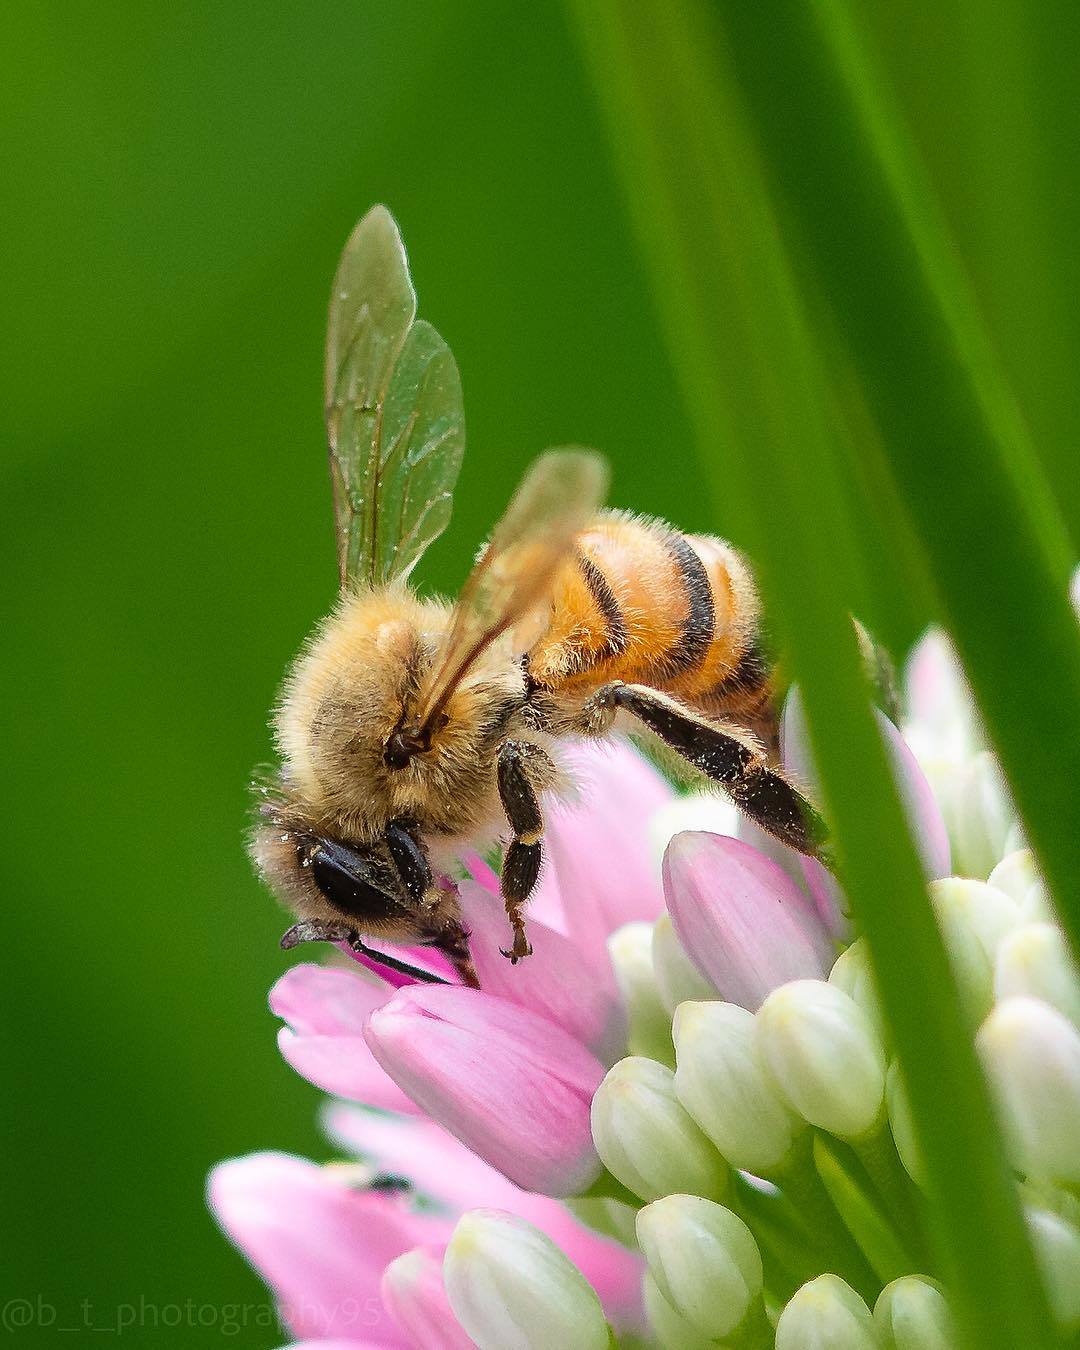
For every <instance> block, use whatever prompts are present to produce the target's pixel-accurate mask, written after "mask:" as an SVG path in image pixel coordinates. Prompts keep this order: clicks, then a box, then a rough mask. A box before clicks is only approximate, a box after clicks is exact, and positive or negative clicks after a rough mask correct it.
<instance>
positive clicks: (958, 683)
mask: <svg viewBox="0 0 1080 1350" xmlns="http://www.w3.org/2000/svg"><path fill="white" fill-rule="evenodd" d="M903 683H904V693H905V699H904V703H905V705H906V706H907V707H908V708H909V709H910V710H911V719H910V721H909V722H908V723H906V724H905V727H904V736H905V739H907V740H908V741H910V742H911V744H912V748H913V749H915V751H916V753H917V754H919V755H920V758H921V757H922V755H921V751H922V749H923V748H924V747H925V748H926V749H927V750H929V751H931V752H932V753H934V754H938V755H943V756H946V757H947V758H950V759H954V760H964V759H967V758H969V757H970V756H971V755H973V754H976V753H977V752H978V751H979V750H983V749H985V747H986V739H985V734H984V732H983V730H982V727H981V726H980V724H979V716H978V712H977V711H976V708H975V701H974V699H973V698H972V697H971V690H970V689H969V687H968V683H967V680H966V678H965V676H964V671H963V668H962V667H961V665H960V661H959V658H958V657H957V655H956V652H955V650H954V648H953V645H952V643H951V642H950V641H949V639H948V638H947V637H946V635H945V634H944V633H943V632H942V631H941V630H940V629H939V628H928V629H927V630H926V632H925V633H924V634H923V636H922V637H921V638H920V639H919V641H918V642H917V643H916V644H915V646H914V647H913V648H912V649H911V655H910V656H909V657H908V659H907V662H906V663H905V666H904V679H903Z"/></svg>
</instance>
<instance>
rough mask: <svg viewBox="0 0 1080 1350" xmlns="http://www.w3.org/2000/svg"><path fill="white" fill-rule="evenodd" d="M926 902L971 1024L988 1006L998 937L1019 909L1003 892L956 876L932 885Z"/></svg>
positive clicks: (1012, 922)
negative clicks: (934, 914)
mask: <svg viewBox="0 0 1080 1350" xmlns="http://www.w3.org/2000/svg"><path fill="white" fill-rule="evenodd" d="M930 898H931V900H932V901H933V905H934V912H935V913H936V915H937V919H938V923H939V925H940V927H941V934H942V937H943V939H944V941H945V946H946V948H947V950H948V953H949V963H950V965H951V967H952V971H953V977H954V978H955V980H956V984H957V989H958V990H959V993H960V999H961V1002H962V1004H963V1006H964V1009H965V1011H966V1012H967V1014H968V1017H969V1019H970V1020H971V1022H972V1023H973V1025H974V1026H977V1025H978V1024H979V1023H980V1022H981V1021H982V1019H983V1018H984V1017H985V1016H986V1014H987V1013H988V1012H989V1011H990V1007H991V1005H992V1004H993V1001H994V996H993V985H994V960H995V958H996V956H997V950H998V947H999V946H1000V945H1001V942H1002V940H1003V938H1004V937H1005V936H1006V934H1008V933H1009V932H1011V931H1012V930H1013V929H1014V928H1016V927H1018V926H1019V924H1020V922H1021V918H1020V910H1019V907H1018V906H1017V904H1016V902H1015V901H1014V900H1012V899H1011V898H1010V897H1009V896H1008V895H1006V894H1005V892H1004V891H999V890H997V889H996V888H995V887H993V886H988V885H987V884H986V882H985V881H969V880H966V879H964V878H962V877H949V878H948V879H947V880H945V881H935V882H934V883H933V884H932V885H931V886H930Z"/></svg>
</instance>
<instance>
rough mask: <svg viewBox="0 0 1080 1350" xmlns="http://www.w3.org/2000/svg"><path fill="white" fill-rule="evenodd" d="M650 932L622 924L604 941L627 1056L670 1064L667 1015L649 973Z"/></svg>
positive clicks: (643, 925)
mask: <svg viewBox="0 0 1080 1350" xmlns="http://www.w3.org/2000/svg"><path fill="white" fill-rule="evenodd" d="M652 930H653V926H652V924H651V923H644V922H641V921H638V922H635V923H627V924H624V925H623V926H622V928H619V929H617V930H616V931H615V932H614V933H612V935H611V936H610V937H609V938H608V943H607V946H608V954H609V956H610V957H611V964H612V966H613V968H614V970H615V982H616V984H618V986H619V992H620V994H622V998H623V1003H624V1004H625V1005H626V1013H627V1018H628V1021H629V1028H628V1031H627V1038H626V1044H627V1048H628V1049H629V1050H630V1053H631V1054H634V1055H646V1056H647V1057H648V1058H649V1059H656V1060H660V1061H661V1062H662V1063H664V1064H671V1063H672V1062H673V1061H674V1055H673V1054H672V1045H671V1015H670V1014H669V1013H668V1011H667V1009H666V1008H665V1007H664V1003H663V1000H662V999H661V997H660V989H659V986H658V985H657V982H656V971H655V970H654V969H653V953H652Z"/></svg>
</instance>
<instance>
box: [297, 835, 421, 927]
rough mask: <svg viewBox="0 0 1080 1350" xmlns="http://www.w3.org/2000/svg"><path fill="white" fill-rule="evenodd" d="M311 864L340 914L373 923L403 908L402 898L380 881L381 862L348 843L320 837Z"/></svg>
mask: <svg viewBox="0 0 1080 1350" xmlns="http://www.w3.org/2000/svg"><path fill="white" fill-rule="evenodd" d="M308 866H309V868H310V871H311V877H312V880H313V881H314V882H315V885H316V886H317V887H318V889H319V891H320V892H321V893H322V895H323V896H324V898H325V899H326V900H327V901H329V903H330V904H331V905H333V907H334V909H336V910H337V911H338V913H339V914H344V915H347V916H348V917H349V918H351V919H355V920H357V921H358V922H360V923H364V922H368V923H370V922H373V921H375V920H379V919H387V918H390V917H391V916H393V915H396V914H397V913H398V911H399V910H400V908H401V901H400V899H399V898H398V897H397V896H394V895H392V894H390V892H389V890H386V889H383V887H382V886H381V885H379V884H378V882H379V881H380V880H381V878H380V876H379V872H378V868H377V865H376V864H374V863H373V862H371V861H369V860H368V859H367V858H366V857H365V856H364V855H363V854H362V853H360V852H358V851H357V850H355V849H352V848H349V847H347V846H346V845H344V844H338V843H334V842H332V841H330V840H320V841H319V843H318V844H317V846H316V847H315V848H314V849H313V850H312V851H311V854H310V862H309V864H308Z"/></svg>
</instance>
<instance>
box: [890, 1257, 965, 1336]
mask: <svg viewBox="0 0 1080 1350" xmlns="http://www.w3.org/2000/svg"><path fill="white" fill-rule="evenodd" d="M874 1325H875V1327H876V1328H877V1332H878V1337H879V1339H880V1341H881V1348H882V1350H952V1347H953V1346H954V1345H955V1344H956V1339H955V1335H954V1333H953V1330H952V1319H951V1318H950V1316H949V1308H948V1304H947V1303H946V1302H945V1296H944V1294H943V1293H942V1292H941V1289H940V1288H939V1286H938V1285H937V1284H936V1283H935V1281H933V1280H928V1279H926V1278H925V1277H924V1276H922V1275H905V1276H903V1277H902V1278H901V1279H899V1280H893V1282H892V1283H891V1284H887V1285H886V1286H885V1288H884V1289H883V1290H882V1291H881V1293H880V1294H879V1295H878V1301H877V1303H875V1304H874Z"/></svg>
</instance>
